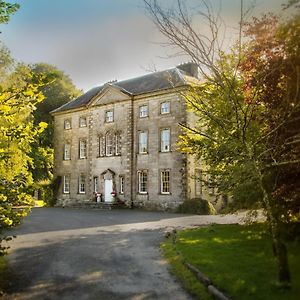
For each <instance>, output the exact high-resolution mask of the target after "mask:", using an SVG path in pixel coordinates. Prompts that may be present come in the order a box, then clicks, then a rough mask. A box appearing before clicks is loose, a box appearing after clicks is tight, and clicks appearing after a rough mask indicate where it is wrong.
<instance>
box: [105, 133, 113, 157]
mask: <svg viewBox="0 0 300 300" xmlns="http://www.w3.org/2000/svg"><path fill="white" fill-rule="evenodd" d="M105 144H106V156H112V155H114V135H113V134H111V133H107V134H106V141H105Z"/></svg>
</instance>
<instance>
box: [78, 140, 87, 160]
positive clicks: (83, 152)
mask: <svg viewBox="0 0 300 300" xmlns="http://www.w3.org/2000/svg"><path fill="white" fill-rule="evenodd" d="M86 145H87V143H86V140H80V141H79V158H86V157H87V148H86Z"/></svg>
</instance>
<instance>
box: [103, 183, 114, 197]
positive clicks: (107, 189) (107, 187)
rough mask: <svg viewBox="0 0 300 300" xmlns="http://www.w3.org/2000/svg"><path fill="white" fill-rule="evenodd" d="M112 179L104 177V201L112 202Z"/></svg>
mask: <svg viewBox="0 0 300 300" xmlns="http://www.w3.org/2000/svg"><path fill="white" fill-rule="evenodd" d="M112 191H113V181H112V180H111V179H105V180H104V201H105V202H112V201H113V196H112V194H111V193H112Z"/></svg>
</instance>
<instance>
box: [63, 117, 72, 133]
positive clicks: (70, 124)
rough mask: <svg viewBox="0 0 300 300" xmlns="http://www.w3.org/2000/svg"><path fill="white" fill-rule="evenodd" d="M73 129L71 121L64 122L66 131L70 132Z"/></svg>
mask: <svg viewBox="0 0 300 300" xmlns="http://www.w3.org/2000/svg"><path fill="white" fill-rule="evenodd" d="M71 128H72V123H71V120H70V119H66V120H64V129H66V130H68V129H71Z"/></svg>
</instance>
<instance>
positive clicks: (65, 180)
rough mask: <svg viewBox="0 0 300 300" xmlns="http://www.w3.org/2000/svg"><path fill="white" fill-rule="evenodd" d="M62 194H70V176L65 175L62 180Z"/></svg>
mask: <svg viewBox="0 0 300 300" xmlns="http://www.w3.org/2000/svg"><path fill="white" fill-rule="evenodd" d="M63 193H64V194H69V193H70V175H65V176H64V178H63Z"/></svg>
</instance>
